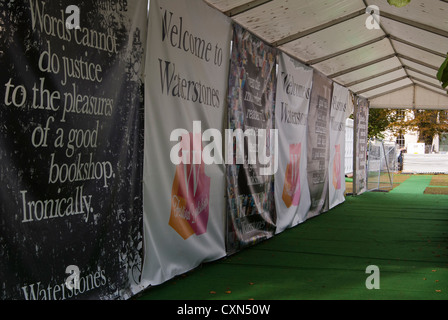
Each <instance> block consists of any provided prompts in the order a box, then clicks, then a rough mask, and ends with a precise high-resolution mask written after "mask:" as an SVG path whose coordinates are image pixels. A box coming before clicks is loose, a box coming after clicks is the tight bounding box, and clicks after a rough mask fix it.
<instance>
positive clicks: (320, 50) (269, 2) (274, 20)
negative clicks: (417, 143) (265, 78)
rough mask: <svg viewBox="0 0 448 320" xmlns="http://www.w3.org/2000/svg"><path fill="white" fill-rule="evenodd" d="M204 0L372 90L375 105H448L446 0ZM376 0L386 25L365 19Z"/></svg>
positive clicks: (368, 94) (361, 89) (335, 75)
mask: <svg viewBox="0 0 448 320" xmlns="http://www.w3.org/2000/svg"><path fill="white" fill-rule="evenodd" d="M204 1H205V2H207V3H208V4H209V5H211V6H212V7H215V8H216V9H218V10H220V11H221V12H223V13H224V14H226V15H228V16H231V17H232V19H233V20H234V21H235V22H236V23H237V24H239V25H241V26H243V27H244V28H246V29H248V30H249V31H251V32H252V33H253V34H255V35H257V36H258V37H260V38H261V39H262V40H264V41H265V42H267V43H269V44H270V45H272V46H275V47H277V48H278V49H280V50H281V51H283V52H285V53H287V54H289V55H290V56H292V57H294V58H296V59H297V60H299V61H301V62H303V63H304V64H307V65H309V66H312V67H313V68H315V69H316V70H318V71H320V72H322V73H323V74H325V75H326V76H328V77H329V78H331V79H332V80H334V81H335V82H337V83H339V84H341V85H343V86H345V87H347V88H349V89H350V90H351V91H352V92H354V93H355V94H358V95H360V96H362V97H365V98H368V99H369V101H370V106H371V107H372V108H385V107H386V108H416V109H448V94H447V92H446V90H445V89H443V88H442V87H441V85H440V83H439V81H438V80H437V78H436V74H437V70H438V69H439V67H440V65H441V64H442V63H443V61H444V59H445V57H446V54H447V52H448V3H447V2H444V1H441V0H411V3H410V4H408V5H407V6H405V7H402V8H396V7H394V6H391V5H389V4H388V3H387V0H340V1H328V0H204ZM372 5H374V6H377V7H378V8H379V17H380V19H379V24H380V28H379V29H375V28H373V29H372V28H371V29H369V28H367V27H366V20H367V19H368V18H370V17H371V16H370V15H369V14H368V13H366V9H367V8H368V7H369V6H372ZM369 11H370V10H369ZM425 99H426V100H425Z"/></svg>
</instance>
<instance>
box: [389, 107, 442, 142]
mask: <svg viewBox="0 0 448 320" xmlns="http://www.w3.org/2000/svg"><path fill="white" fill-rule="evenodd" d="M410 113H411V115H412V116H410V117H405V118H404V119H395V121H392V122H391V123H390V124H389V126H388V128H389V129H390V130H391V131H392V132H394V133H399V132H409V131H416V132H418V134H419V138H418V141H419V142H422V143H425V144H426V145H431V144H432V141H433V138H434V136H435V135H436V134H439V135H440V134H442V133H446V132H448V117H447V112H446V111H444V110H412V111H411V112H410Z"/></svg>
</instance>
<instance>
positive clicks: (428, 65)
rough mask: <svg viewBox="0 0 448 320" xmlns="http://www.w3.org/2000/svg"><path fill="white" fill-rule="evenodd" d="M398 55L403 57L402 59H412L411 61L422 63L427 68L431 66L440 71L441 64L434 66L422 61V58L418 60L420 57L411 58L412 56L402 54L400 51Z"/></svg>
mask: <svg viewBox="0 0 448 320" xmlns="http://www.w3.org/2000/svg"><path fill="white" fill-rule="evenodd" d="M397 57H399V58H402V59H406V60H409V61H411V62H414V63H417V64H419V65H422V66H424V67H427V68H430V69H434V70H437V71H438V70H439V68H440V66H439V67H436V66H433V65H432V64H429V63H426V62H423V61H420V60H418V59H414V58H411V57H409V56H406V55H404V54H400V53H399V54H397Z"/></svg>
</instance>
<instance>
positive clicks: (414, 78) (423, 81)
mask: <svg viewBox="0 0 448 320" xmlns="http://www.w3.org/2000/svg"><path fill="white" fill-rule="evenodd" d="M411 78H412V79H413V80H415V81H420V82H422V83H424V84H427V85H428V86H432V87H434V88H437V89H439V90H442V91H443V90H444V89H443V87H442V85H440V86H438V85H436V84H434V83H432V82H429V81H426V80H422V79H420V78H417V77H413V76H411Z"/></svg>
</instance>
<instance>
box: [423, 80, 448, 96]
mask: <svg viewBox="0 0 448 320" xmlns="http://www.w3.org/2000/svg"><path fill="white" fill-rule="evenodd" d="M415 85H416V86H417V87H420V88H423V89H425V90H428V91H431V92H433V93H437V94H440V95H441V96H444V95H445V94H443V93H442V92H440V91H436V90H433V89H431V88H428V87H425V86H422V85H421V84H420V83H416V84H415ZM445 92H446V91H445ZM447 95H448V94H447Z"/></svg>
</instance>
